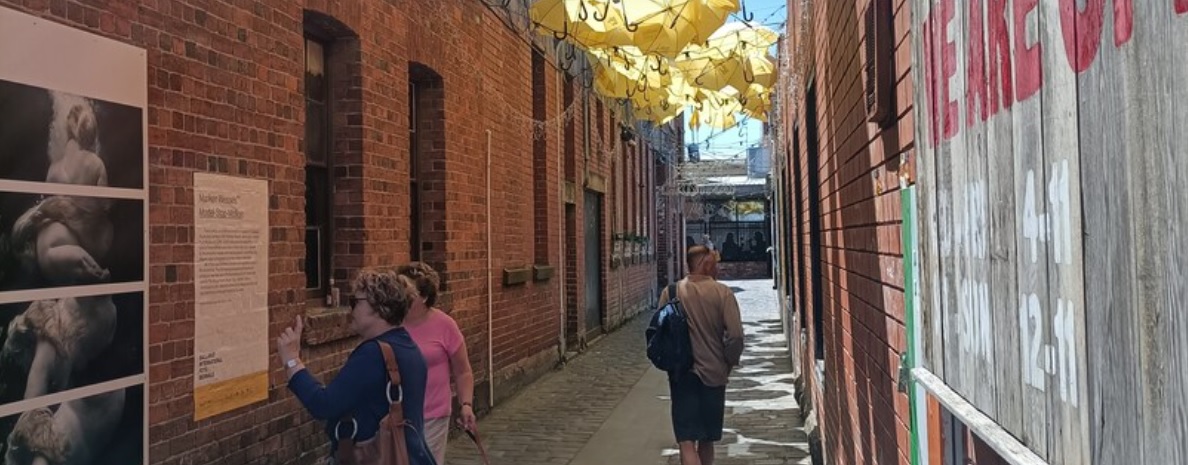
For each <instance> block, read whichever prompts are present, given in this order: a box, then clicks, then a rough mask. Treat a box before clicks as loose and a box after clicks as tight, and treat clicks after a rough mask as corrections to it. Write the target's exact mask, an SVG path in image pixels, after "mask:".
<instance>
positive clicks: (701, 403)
mask: <svg viewBox="0 0 1188 465" xmlns="http://www.w3.org/2000/svg"><path fill="white" fill-rule="evenodd" d="M686 260H687V261H688V264H689V270H690V273H689V276H687V277H685V279H682V280H681V281H680V282H678V283H677V286H676V289H677V291H676V293H677V297H678V298H680V301H681V305H682V306H683V307H684V309H685V313H686V315H687V316H688V319H689V339H690V341H691V343H692V346H693V369H692V371H690V372H689V373H683V374H671V373H670V374H669V376H668V387H669V390H670V391H671V398H672V429H673V433H675V435H676V439H677V443H678V444H679V445H680V449H681V464H682V465H713V463H714V443H715V442H717V441H721V440H722V426H723V425H722V421H723V417H724V415H725V411H726V383H727V382H728V381H729V379H730V372H731V371H732V370H733V369H734V367H736V366H738V364H739V359H740V358H741V357H742V352H743V328H742V317H741V316H740V315H739V311H738V301H737V300H735V298H734V292H732V291H731V290H730V288H729V287H726V285H724V284H722V283H720V282H718V281H716V280H715V279H714V276H717V274H718V259H717V255H716V254H714V253H713V252H712V251H711V250H710V249H709V248H707V247H705V246H701V245H698V246H693V247H690V248H689V251H688V253H687V254H686ZM660 301H661V302H668V289H667V288H666V289H665V290H664V291H663V292H661V293H660Z"/></svg>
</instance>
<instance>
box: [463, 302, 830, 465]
mask: <svg viewBox="0 0 1188 465" xmlns="http://www.w3.org/2000/svg"><path fill="white" fill-rule="evenodd" d="M724 284H726V285H728V286H731V288H733V289H735V295H736V296H737V298H738V300H739V306H740V308H741V309H742V314H743V322H744V325H745V326H744V327H745V330H746V333H747V347H746V352H745V353H744V354H743V362H742V367H741V368H739V369H738V370H736V371H735V373H734V375H733V376H732V377H731V381H730V385H729V386H728V387H727V394H726V398H727V401H726V405H727V407H726V421H725V427H726V432H725V434H724V435H723V438H722V442H720V443H718V448H717V456H718V460H717V462H716V463H718V464H721V465H736V464H739V465H741V464H755V465H784V464H801V463H806V464H807V463H808V459H807V455H808V452H807V451H808V446H807V437H806V436H805V434H804V433H803V432H802V430H801V429H800V427H801V426H802V424H801V423H800V420H799V416H798V414H799V409H798V407H797V405H796V401H795V400H794V396H793V387H792V383H791V381H792V380H791V375H790V374H789V373H791V361H790V360H789V358H788V355H787V351H786V349H785V344H784V336H783V334H782V333H781V331H780V323H779V310H778V305H777V303H776V296H775V291H774V290H772V289H771V281H769V280H759V281H725V282H724ZM649 316H650V314H643V315H640V316H639V317H637V318H636V319H635V320H633V321H631V322H630V323H628V324H627V325H625V326H624V327H623V328H621V329H619V330H618V331H616V332H615V333H613V334H610V335H608V336H607V337H606V338H604V339H603V340H602V341H599V342H598V343H596V344H595V345H594V346H592V347H591V349H590V350H589V351H588V352H587V353H585V354H583V355H581V356H580V357H578V358H577V359H575V360H573V361H572V362H571V363H569V364H568V365H567V366H566V367H565V368H564V369H563V370H559V371H556V372H552V373H549V374H548V375H546V376H544V377H543V378H541V380H540V381H537V382H536V383H535V384H533V385H531V386H529V387H528V388H526V389H525V390H524V391H523V392H522V393H521V394H519V395H518V396H516V397H515V398H513V399H510V400H508V401H506V402H505V403H503V404H502V405H497V406H496V407H495V410H494V411H493V412H492V413H491V414H490V415H488V416H487V417H486V418H483V419H482V420H481V421H480V422H479V431H480V432H481V433H482V435H483V440H484V442H485V444H486V446H487V452H488V454H489V455H490V458H491V464H492V465H513V464H515V465H546V464H547V465H604V464H605V465H635V464H638V465H668V464H679V463H680V460H679V458H678V457H677V456H676V451H675V447H676V444H675V443H674V441H673V437H672V426H671V423H670V421H669V399H668V384H667V380H666V378H665V375H664V373H662V372H660V371H658V370H656V369H654V368H652V366H651V364H649V363H648V360H647V358H646V357H645V356H644V339H643V331H644V328H646V327H647V323H648V321H647V320H648V317H649ZM446 462H447V464H448V465H478V464H479V463H480V462H479V459H478V454H477V452H476V450H475V448H474V445H473V444H471V443H470V439H469V438H467V437H466V436H464V435H462V436H459V437H458V438H456V439H454V440H453V441H451V442H450V446H449V452H448V454H447V457H446Z"/></svg>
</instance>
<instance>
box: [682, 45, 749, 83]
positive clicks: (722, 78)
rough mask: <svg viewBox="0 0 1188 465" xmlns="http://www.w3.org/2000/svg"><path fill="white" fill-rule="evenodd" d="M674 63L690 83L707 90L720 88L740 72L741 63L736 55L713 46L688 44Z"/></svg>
mask: <svg viewBox="0 0 1188 465" xmlns="http://www.w3.org/2000/svg"><path fill="white" fill-rule="evenodd" d="M675 64H676V67H677V69H680V70H681V73H683V74H684V75H685V79H687V80H688V81H689V83H690V85H692V86H695V87H699V88H702V89H708V90H722V89H723V88H725V87H726V86H728V85H731V83H732V82H736V80H737V78H736V76H739V75H741V74H742V63H741V62H740V61H739V60H738V59H737V58H736V57H734V56H733V55H732V54H728V53H726V52H725V51H723V50H722V49H719V48H714V47H711V48H705V47H699V46H697V45H690V46H689V47H688V48H686V49H685V51H684V52H682V53H681V55H680V56H679V57H678V58H677V59H676V60H675Z"/></svg>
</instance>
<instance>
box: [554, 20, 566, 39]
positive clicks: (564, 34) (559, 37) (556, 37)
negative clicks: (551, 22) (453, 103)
mask: <svg viewBox="0 0 1188 465" xmlns="http://www.w3.org/2000/svg"><path fill="white" fill-rule="evenodd" d="M566 37H569V21H566V22H564V23H563V25H562V26H561V33H560V34H558V33H557V31H553V38H555V39H557V40H565V38H566Z"/></svg>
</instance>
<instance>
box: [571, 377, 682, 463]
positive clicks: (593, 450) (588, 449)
mask: <svg viewBox="0 0 1188 465" xmlns="http://www.w3.org/2000/svg"><path fill="white" fill-rule="evenodd" d="M670 407H671V403H670V401H669V400H668V377H667V375H665V374H664V372H662V371H660V370H657V369H656V368H650V369H648V371H647V373H645V374H644V376H643V379H640V380H639V383H636V385H635V387H634V388H632V389H631V391H630V392H628V393H627V397H625V398H624V399H623V402H622V403H620V404H619V406H618V407H616V408H615V410H614V411H613V412H611V416H610V418H607V420H606V423H603V424H602V428H599V429H598V432H597V433H594V437H592V438H590V442H588V443H586V446H585V447H583V448H582V450H581V451H580V452H578V454H577V457H574V459H573V460H572V461H570V462H569V465H606V464H627V463H633V464H635V463H637V464H640V465H645V464H646V465H663V464H666V463H668V459H667V458H666V457H664V456H663V453H664V451H665V450H667V449H671V448H674V447H676V440H675V439H674V437H673V435H672V420H671V416H670V410H669V409H670ZM649 455H650V456H649Z"/></svg>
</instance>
